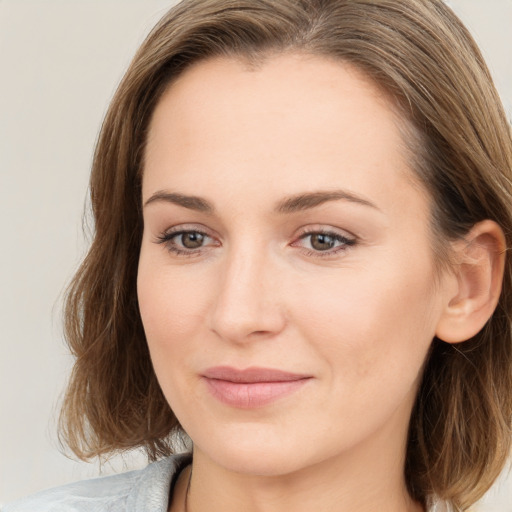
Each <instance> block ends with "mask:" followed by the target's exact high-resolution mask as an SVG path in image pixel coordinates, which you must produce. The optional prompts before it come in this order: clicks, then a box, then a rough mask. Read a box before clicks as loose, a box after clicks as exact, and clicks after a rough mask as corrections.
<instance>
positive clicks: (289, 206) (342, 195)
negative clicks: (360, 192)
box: [276, 190, 380, 213]
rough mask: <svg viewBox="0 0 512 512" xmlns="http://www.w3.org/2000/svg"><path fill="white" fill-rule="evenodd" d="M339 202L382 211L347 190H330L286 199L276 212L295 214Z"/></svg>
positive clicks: (277, 207) (279, 204)
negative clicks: (342, 201)
mask: <svg viewBox="0 0 512 512" xmlns="http://www.w3.org/2000/svg"><path fill="white" fill-rule="evenodd" d="M339 200H344V201H349V202H351V203H356V204H360V205H363V206H369V207H370V208H375V209H376V210H380V209H379V208H378V207H377V206H376V205H375V204H373V203H372V202H370V201H368V200H367V199H364V198H362V197H359V196H357V195H355V194H353V193H351V192H348V191H346V190H328V191H318V192H308V193H305V194H297V195H295V196H292V197H288V198H285V199H284V200H282V201H280V202H279V203H278V204H277V206H276V211H277V212H279V213H294V212H299V211H303V210H309V209H310V208H315V207H317V206H320V205H322V204H324V203H327V202H329V201H339Z"/></svg>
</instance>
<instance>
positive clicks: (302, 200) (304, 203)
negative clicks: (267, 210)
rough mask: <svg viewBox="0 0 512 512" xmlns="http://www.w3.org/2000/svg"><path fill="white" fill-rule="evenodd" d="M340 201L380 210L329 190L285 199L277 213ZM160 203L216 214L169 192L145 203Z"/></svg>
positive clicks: (198, 201)
mask: <svg viewBox="0 0 512 512" xmlns="http://www.w3.org/2000/svg"><path fill="white" fill-rule="evenodd" d="M340 200H344V201H349V202H351V203H356V204H360V205H363V206H368V207H370V208H374V209H376V210H380V209H379V208H378V207H377V206H376V205H375V204H373V203H372V202H370V201H368V200H367V199H364V198H362V197H359V196H357V195H355V194H353V193H351V192H348V191H346V190H328V191H317V192H307V193H303V194H297V195H293V196H291V197H286V198H285V199H283V200H281V201H279V202H278V203H277V205H276V207H275V211H276V212H277V213H294V212H300V211H304V210H309V209H311V208H316V207H317V206H320V205H322V204H324V203H327V202H329V201H340ZM160 201H163V202H167V203H172V204H176V205H178V206H182V207H183V208H187V209H189V210H195V211H198V212H203V213H207V214H210V215H211V214H213V213H214V212H215V208H214V207H213V205H212V203H210V202H209V201H207V200H206V199H204V198H202V197H198V196H189V195H185V194H179V193H175V192H167V191H165V190H159V191H158V192H155V193H154V194H153V195H152V196H151V197H150V198H149V199H148V200H147V201H146V202H145V203H144V206H147V205H149V204H151V203H155V202H160Z"/></svg>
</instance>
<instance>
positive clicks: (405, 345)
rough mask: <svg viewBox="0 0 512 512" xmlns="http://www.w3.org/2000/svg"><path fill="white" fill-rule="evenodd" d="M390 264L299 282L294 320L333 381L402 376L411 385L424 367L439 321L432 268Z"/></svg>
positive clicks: (398, 261)
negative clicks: (312, 345)
mask: <svg viewBox="0 0 512 512" xmlns="http://www.w3.org/2000/svg"><path fill="white" fill-rule="evenodd" d="M427 254H428V253H427ZM388 260H389V261H388V264H385V259H384V258H383V259H381V260H380V261H381V263H382V264H381V265H379V266H378V268H377V266H375V267H373V268H372V267H370V266H367V267H364V268H360V269H354V268H351V269H340V270H339V271H337V272H336V274H335V275H333V276H331V279H329V280H328V281H326V280H322V279H320V280H318V279H316V280H315V279H311V280H309V281H308V282H307V283H304V282H303V286H302V287H301V288H302V293H301V294H300V296H299V297H300V299H297V300H295V302H294V306H293V307H292V309H293V310H295V311H296V312H297V313H296V314H295V315H294V316H295V317H299V318H301V319H302V320H301V322H300V326H301V329H302V335H303V336H304V337H306V338H307V339H309V340H312V342H313V343H314V344H315V347H316V350H317V351H318V353H319V354H321V355H322V358H323V359H324V360H326V361H328V362H329V365H330V370H331V372H332V374H333V378H334V379H336V378H340V379H344V381H345V382H346V381H347V380H348V379H350V380H351V381H352V382H355V381H359V382H365V383H368V385H372V384H374V383H375V382H377V381H379V380H381V381H383V380H385V379H394V378H397V377H399V376H400V375H402V376H404V377H405V376H408V381H409V382H411V381H412V380H414V379H415V378H416V377H417V374H418V372H419V371H420V369H421V367H422V364H423V361H424V359H425V356H426V353H427V351H428V347H429V345H430V343H431V341H432V339H433V337H434V333H435V327H436V323H437V322H436V316H437V312H436V311H437V306H436V300H435V293H434V291H433V289H432V279H433V277H432V276H433V274H432V272H431V266H430V262H429V261H428V260H427V259H425V260H424V261H421V259H420V261H418V258H417V257H416V260H415V261H413V262H411V261H409V262H407V261H405V260H404V259H403V258H402V259H400V258H399V257H398V256H397V255H393V257H390V258H388ZM326 284H327V286H326ZM304 290H307V293H304ZM290 296H292V297H297V296H298V294H296V293H295V294H290Z"/></svg>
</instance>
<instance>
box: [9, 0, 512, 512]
mask: <svg viewBox="0 0 512 512" xmlns="http://www.w3.org/2000/svg"><path fill="white" fill-rule="evenodd" d="M511 169H512V141H511V136H510V130H509V126H508V123H507V120H506V118H505V115H504V113H503V109H502V107H501V104H500V101H499V98H498V96H497V93H496V91H495V89H494V87H493V85H492V81H491V79H490V76H489V73H488V71H487V68H486V67H485V64H484V62H483V59H482V57H481V55H480V53H479V51H478V49H477V47H476V45H475V44H474V42H473V40H472V39H471V37H470V35H469V34H468V33H467V31H466V30H465V28H464V27H463V26H462V25H461V23H460V22H459V20H458V19H457V18H456V17H455V16H454V14H453V13H452V12H451V11H450V10H449V9H448V8H447V7H446V6H445V5H444V4H443V3H442V2H441V1H438V0H433V1H430V2H423V1H422V0H408V1H407V2H405V1H403V0H382V1H380V2H373V1H372V2H370V1H367V0H366V1H364V0H351V1H342V0H278V1H271V0H236V1H235V0H233V1H231V0H201V1H199V0H185V1H184V2H182V3H180V4H179V5H178V6H177V7H175V8H174V9H172V10H171V11H170V12H169V13H168V14H167V15H166V16H165V17H164V18H163V19H162V20H161V22H160V23H159V24H158V25H157V26H156V27H155V29H154V30H153V32H152V33H151V34H150V35H149V37H148V38H147V40H146V41H145V43H144V44H143V45H142V47H141V48H140V50H139V51H138V53H137V55H136V56H135V58H134V60H133V62H132V64H131V66H130V68H129V70H128V71H127V73H126V75H125V77H124V79H123V81H122V83H121V85H120V87H119V89H118V92H117V94H116V96H115V97H114V99H113V101H112V104H111V106H110V109H109V111H108V113H107V116H106V119H105V122H104V125H103V128H102V133H101V136H100V139H99V142H98V146H97V149H96V154H95V160H94V164H93V170H92V176H91V197H92V205H93V213H94V218H95V228H96V232H95V238H94V241H93V243H92V246H91V249H90V251H89V254H88V255H87V257H86V259H85V261H84V263H83V265H82V267H81V269H80V271H79V272H78V274H77V276H76V277H75V280H74V281H73V285H72V287H71V289H70V292H69V296H68V302H67V311H66V322H67V323H66V327H67V338H68V341H69V344H70V347H71V349H72V351H73V353H74V354H75V356H76V364H75V368H74V372H73V375H72V378H71V382H70V385H69V389H68V393H67V396H66V399H65V402H64V406H63V414H62V433H63V437H64V439H65V440H66V441H67V443H68V444H69V446H70V447H71V449H72V450H73V451H74V452H75V454H77V455H78V456H79V457H81V458H83V459H88V458H91V457H93V456H106V455H108V454H110V453H113V452H116V451H120V450H126V449H130V448H134V447H143V448H144V449H145V450H146V451H147V453H148V455H149V458H150V459H151V460H153V461H157V462H154V463H153V464H150V465H149V466H148V467H147V468H146V469H145V470H142V471H140V472H132V473H128V474H125V475H118V476H115V477H107V478H105V479H98V480H93V481H89V482H83V483H80V484H73V485H71V486H66V487H63V488H59V489H57V490H53V491H48V492H47V493H42V494H40V495H36V496H35V497H33V498H29V499H27V500H26V501H24V502H21V503H19V504H17V505H13V506H12V507H7V511H14V510H16V511H18V510H20V511H25V510H38V511H41V510H84V511H86V510H133V511H135V510H136V511H139V510H140V511H142V510H159V511H164V510H170V511H171V512H178V511H185V512H203V511H216V510H222V511H231V510H240V509H244V510H247V511H253V510H254V511H256V510H258V511H284V510H294V511H298V512H300V511H302V510H322V511H351V512H353V511H361V512H362V511H370V510H380V511H386V510H389V511H393V512H399V511H400V512H402V511H404V512H405V511H426V510H450V509H453V510H466V509H467V508H468V507H469V506H470V505H471V504H472V503H474V502H475V501H476V500H477V499H479V498H480V497H481V496H482V494H483V493H484V492H485V491H486V490H487V489H488V488H489V486H490V485H491V484H492V482H493V481H494V479H495V478H496V476H497V475H498V474H499V472H500V470H501V469H502V467H503V466H504V463H505V461H506V459H507V457H508V455H509V451H510V441H511V432H510V428H511V418H512V393H511V390H512V385H511V384H512V383H511V373H512V372H511V368H512V345H511V313H512V305H511V301H512V294H511V293H510V290H511V284H512V282H511V277H512V263H511V261H510V258H506V254H505V253H506V250H507V248H508V247H510V245H511V240H510V238H511V237H512V207H511V205H512V197H511V192H512V185H511V183H512V181H511V177H512V176H511ZM185 433H186V434H187V435H188V436H189V437H190V439H191V441H192V445H193V449H192V454H191V455H190V454H185V455H174V456H173V455H171V454H172V453H173V442H175V441H176V439H177V438H178V436H180V435H184V434H185ZM59 507H60V509H59Z"/></svg>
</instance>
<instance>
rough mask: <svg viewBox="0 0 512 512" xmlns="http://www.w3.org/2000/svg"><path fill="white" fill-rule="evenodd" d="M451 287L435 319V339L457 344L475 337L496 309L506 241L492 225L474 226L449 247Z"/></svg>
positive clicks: (495, 225)
mask: <svg viewBox="0 0 512 512" xmlns="http://www.w3.org/2000/svg"><path fill="white" fill-rule="evenodd" d="M453 250H454V253H455V254H454V260H455V265H454V269H453V275H452V276H450V278H451V279H452V284H454V286H450V287H448V288H447V289H449V293H448V294H447V299H446V303H445V304H444V309H443V311H442V314H441V317H440V319H439V322H438V325H437V329H436V336H437V337H438V338H439V339H441V340H443V341H446V342H447V343H459V342H461V341H466V340H468V339H469V338H471V337H473V336H475V334H477V333H478V332H479V331H480V330H481V329H482V328H483V326H484V325H485V324H486V322H487V320H489V318H490V317H491V315H492V314H493V313H494V310H495V309H496V306H497V304H498V300H499V297H500V293H501V285H502V281H503V272H504V268H505V252H506V241H505V235H504V234H503V230H502V229H501V228H500V227H499V225H498V224H496V222H494V221H491V220H484V221H482V222H479V223H478V224H475V225H474V226H473V228H472V229H471V230H470V232H469V233H468V235H467V236H465V237H464V239H463V240H458V241H456V242H454V244H453Z"/></svg>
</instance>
